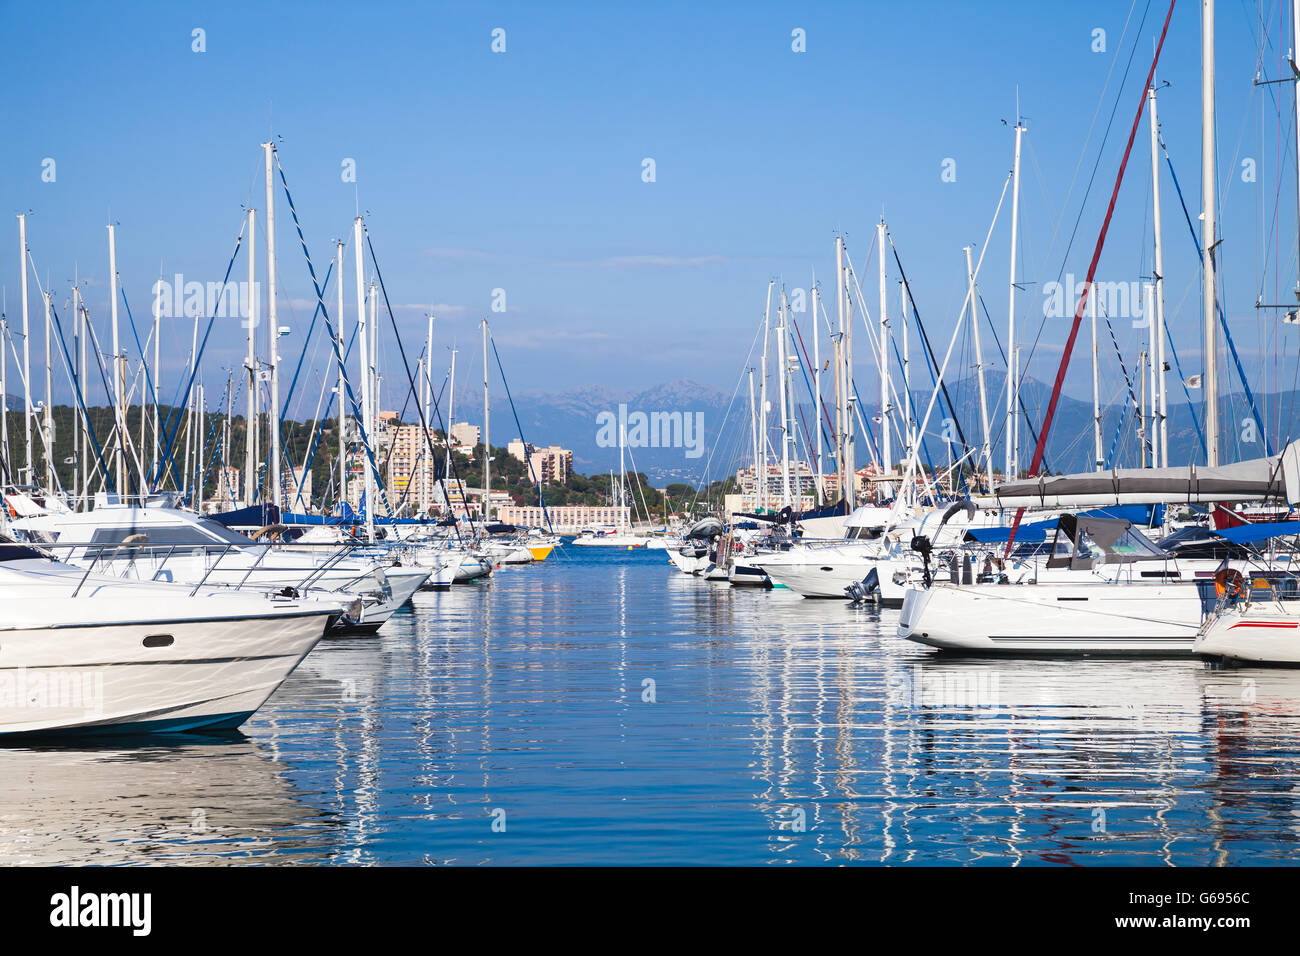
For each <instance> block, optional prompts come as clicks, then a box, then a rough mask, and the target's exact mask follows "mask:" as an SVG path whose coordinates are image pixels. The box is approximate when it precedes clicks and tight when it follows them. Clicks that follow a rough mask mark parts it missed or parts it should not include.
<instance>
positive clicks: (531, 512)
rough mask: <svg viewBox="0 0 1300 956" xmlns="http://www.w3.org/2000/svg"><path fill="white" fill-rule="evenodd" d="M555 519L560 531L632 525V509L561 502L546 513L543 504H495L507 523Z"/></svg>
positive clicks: (529, 524) (528, 524) (532, 524)
mask: <svg viewBox="0 0 1300 956" xmlns="http://www.w3.org/2000/svg"><path fill="white" fill-rule="evenodd" d="M548 515H549V517H550V519H551V527H552V528H554V529H555V531H556V532H557V533H558V534H577V533H578V532H580V531H582V530H583V529H584V528H597V527H606V526H612V527H618V528H625V527H630V526H631V522H632V516H631V510H630V509H629V508H628V507H627V506H623V507H607V506H603V505H559V506H557V507H554V508H552V507H550V506H548V507H547V508H546V513H545V515H544V514H543V512H542V508H541V506H540V505H508V506H506V507H503V508H500V509H499V510H498V509H496V508H495V506H494V511H493V517H495V518H497V519H498V520H500V521H503V522H505V523H507V524H513V525H519V526H520V527H524V528H543V529H544V528H546V527H547V524H546V516H548Z"/></svg>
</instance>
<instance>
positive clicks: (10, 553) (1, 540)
mask: <svg viewBox="0 0 1300 956" xmlns="http://www.w3.org/2000/svg"><path fill="white" fill-rule="evenodd" d="M31 558H39V559H41V560H47V559H48V558H49V555H48V554H44V553H43V552H41V551H37V550H36V549H35V548H32V547H28V546H27V545H25V544H20V543H19V542H17V541H15V540H14V539H13V538H11V537H9V536H8V535H4V534H0V561H26V560H30V559H31Z"/></svg>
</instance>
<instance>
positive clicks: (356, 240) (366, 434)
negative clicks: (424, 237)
mask: <svg viewBox="0 0 1300 956" xmlns="http://www.w3.org/2000/svg"><path fill="white" fill-rule="evenodd" d="M352 246H353V249H354V251H355V257H354V258H355V261H356V277H357V326H358V328H357V339H358V340H359V341H360V343H361V419H362V421H363V422H364V423H365V424H364V425H363V428H362V434H361V436H360V437H361V464H362V475H363V478H362V485H361V493H362V495H363V496H364V498H365V503H366V537H367V538H368V539H369V540H372V541H373V540H374V533H375V508H374V503H375V502H374V479H375V476H374V472H373V471H372V469H371V466H370V448H369V444H370V426H369V422H370V376H369V374H367V372H366V364H367V362H368V361H369V355H368V352H369V351H370V346H369V342H368V336H367V334H366V287H365V280H364V277H363V276H362V268H363V267H362V263H361V217H360V216H357V217H356V219H354V220H352Z"/></svg>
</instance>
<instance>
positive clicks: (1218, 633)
mask: <svg viewBox="0 0 1300 956" xmlns="http://www.w3.org/2000/svg"><path fill="white" fill-rule="evenodd" d="M1192 650H1193V652H1194V653H1196V654H1197V655H1198V656H1200V657H1211V658H1219V659H1223V660H1231V661H1244V662H1248V663H1252V664H1289V665H1293V666H1300V618H1297V617H1296V616H1295V615H1294V614H1290V613H1286V612H1285V611H1282V610H1281V609H1280V608H1278V607H1277V606H1276V605H1272V606H1271V607H1270V606H1269V605H1263V606H1260V605H1254V606H1251V607H1249V608H1246V609H1243V610H1241V611H1235V610H1229V611H1225V612H1223V613H1222V614H1220V615H1218V616H1217V617H1215V618H1214V619H1213V620H1211V621H1209V622H1207V623H1206V625H1205V627H1204V628H1203V629H1202V631H1201V634H1200V635H1199V636H1198V637H1197V639H1196V643H1195V645H1194V646H1193V648H1192Z"/></svg>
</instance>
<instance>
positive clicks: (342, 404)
mask: <svg viewBox="0 0 1300 956" xmlns="http://www.w3.org/2000/svg"><path fill="white" fill-rule="evenodd" d="M334 251H335V253H336V254H337V256H338V266H337V268H336V269H335V271H336V272H337V274H338V282H336V283H335V286H336V287H337V288H336V290H335V291H336V292H337V293H338V329H337V335H338V340H337V341H336V342H335V343H334V345H335V348H336V349H337V350H338V358H337V359H336V364H337V365H338V385H337V386H336V388H335V391H336V393H337V397H338V402H339V494H338V500H339V511H340V513H341V512H342V510H343V502H345V501H347V500H348V412H347V397H346V396H347V370H346V369H345V365H346V357H345V355H344V349H346V348H347V345H346V340H345V339H344V337H343V240H342V239H339V240H337V243H336V245H335V247H334Z"/></svg>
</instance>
